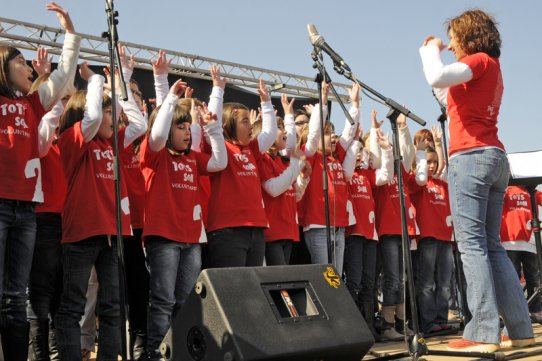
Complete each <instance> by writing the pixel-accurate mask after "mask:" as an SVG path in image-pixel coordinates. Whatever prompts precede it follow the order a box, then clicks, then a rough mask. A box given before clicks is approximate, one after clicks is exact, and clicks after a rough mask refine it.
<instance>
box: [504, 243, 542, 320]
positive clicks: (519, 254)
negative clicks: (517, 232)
mask: <svg viewBox="0 0 542 361" xmlns="http://www.w3.org/2000/svg"><path fill="white" fill-rule="evenodd" d="M506 253H507V254H508V257H510V260H512V264H513V265H514V268H515V269H516V273H517V274H518V277H519V278H521V271H522V270H523V276H524V277H525V288H526V289H527V298H528V299H530V298H531V296H532V295H533V293H534V290H535V289H536V287H538V263H537V262H538V261H537V255H536V253H532V252H527V251H506ZM541 310H542V307H541V305H540V296H538V295H537V296H535V298H533V300H532V302H531V303H530V304H529V312H539V311H541Z"/></svg>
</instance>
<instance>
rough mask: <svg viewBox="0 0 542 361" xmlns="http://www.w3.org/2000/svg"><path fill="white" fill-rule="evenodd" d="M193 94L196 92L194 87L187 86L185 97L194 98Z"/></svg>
mask: <svg viewBox="0 0 542 361" xmlns="http://www.w3.org/2000/svg"><path fill="white" fill-rule="evenodd" d="M192 94H194V88H190V87H189V86H188V87H186V90H185V91H184V97H185V98H187V99H188V98H192Z"/></svg>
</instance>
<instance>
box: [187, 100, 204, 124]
mask: <svg viewBox="0 0 542 361" xmlns="http://www.w3.org/2000/svg"><path fill="white" fill-rule="evenodd" d="M202 114H204V113H203V108H202V107H198V106H197V105H196V101H195V100H194V99H192V101H191V102H190V117H191V118H192V124H201V115H202Z"/></svg>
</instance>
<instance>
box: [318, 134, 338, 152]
mask: <svg viewBox="0 0 542 361" xmlns="http://www.w3.org/2000/svg"><path fill="white" fill-rule="evenodd" d="M324 142H325V143H324V144H325V145H326V154H328V155H329V154H331V153H333V152H334V151H335V146H336V143H337V137H335V134H333V132H332V130H331V129H328V130H326V132H325V133H324ZM322 148H323V147H322V141H321V140H320V144H319V145H318V150H319V151H322Z"/></svg>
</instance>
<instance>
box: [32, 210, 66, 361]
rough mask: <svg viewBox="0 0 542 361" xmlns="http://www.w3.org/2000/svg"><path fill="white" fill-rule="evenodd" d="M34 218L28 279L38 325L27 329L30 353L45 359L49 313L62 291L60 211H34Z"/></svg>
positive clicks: (52, 316) (58, 301) (56, 306)
mask: <svg viewBox="0 0 542 361" xmlns="http://www.w3.org/2000/svg"><path fill="white" fill-rule="evenodd" d="M36 222H37V232H36V245H35V248H34V257H33V259H32V269H31V270H30V281H29V283H28V292H29V297H28V298H29V301H30V302H29V307H30V308H31V309H32V310H31V311H33V313H34V315H35V317H36V318H37V321H36V324H37V325H38V326H39V327H31V330H30V331H31V341H32V342H31V344H32V353H33V355H32V357H35V358H36V359H38V360H41V359H44V360H48V359H49V342H48V340H49V317H50V318H51V319H53V318H54V317H55V314H56V310H57V309H58V306H59V303H60V295H61V293H62V261H61V257H62V247H61V245H60V241H61V239H62V215H61V213H36ZM29 311H30V310H29ZM29 313H30V312H29ZM32 322H34V321H32ZM51 332H54V331H53V330H51Z"/></svg>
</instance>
